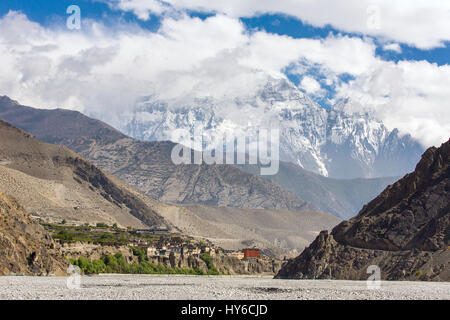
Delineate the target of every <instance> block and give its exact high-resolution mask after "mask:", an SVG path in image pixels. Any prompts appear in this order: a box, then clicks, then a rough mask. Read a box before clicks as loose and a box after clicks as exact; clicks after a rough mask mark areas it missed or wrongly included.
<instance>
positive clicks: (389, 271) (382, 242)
mask: <svg viewBox="0 0 450 320" xmlns="http://www.w3.org/2000/svg"><path fill="white" fill-rule="evenodd" d="M449 199H450V140H449V141H448V142H446V143H444V144H443V145H442V146H441V147H440V148H435V147H432V148H429V149H428V150H427V151H426V152H425V153H424V154H423V156H422V159H421V160H420V162H419V163H418V164H417V166H416V169H415V171H414V172H412V173H410V174H408V175H406V176H405V177H403V178H402V179H400V180H399V181H398V182H396V183H395V184H393V185H390V186H389V187H388V188H386V189H385V190H384V191H383V192H382V193H381V194H380V195H379V196H378V197H376V198H375V199H374V200H372V201H371V202H369V203H368V204H367V205H366V206H364V208H363V209H362V210H361V212H360V213H359V214H358V215H357V216H356V217H354V218H352V219H350V220H348V221H344V222H342V223H340V224H339V225H338V226H336V227H335V228H334V229H333V231H332V232H331V234H328V232H326V231H323V232H321V233H320V235H319V236H318V237H317V238H316V239H315V240H314V242H313V243H312V244H311V245H310V246H309V247H308V248H307V249H305V251H304V252H303V253H302V254H301V255H300V256H299V257H297V258H295V259H293V260H291V261H290V262H289V263H288V264H287V265H286V266H284V267H283V268H282V269H281V270H280V272H279V273H278V275H277V277H278V278H301V279H312V278H320V279H350V280H365V279H367V278H368V275H367V268H368V267H369V266H370V265H378V266H379V267H380V269H381V277H382V279H387V280H433V281H438V280H441V281H449V280H450V251H449V244H450V201H449Z"/></svg>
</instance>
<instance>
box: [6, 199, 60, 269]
mask: <svg viewBox="0 0 450 320" xmlns="http://www.w3.org/2000/svg"><path fill="white" fill-rule="evenodd" d="M68 266H69V263H68V261H66V260H65V259H64V258H63V257H62V255H61V253H60V250H59V248H58V247H57V245H56V244H55V243H54V242H53V240H52V239H51V237H50V236H49V235H48V234H47V233H46V232H45V230H44V229H43V228H42V227H41V226H40V225H39V224H37V223H36V222H34V221H33V220H32V218H31V216H30V215H29V214H28V213H27V212H25V211H24V210H23V208H22V207H21V206H19V205H18V204H17V202H16V201H15V200H14V199H12V198H10V197H7V196H5V195H4V194H2V193H0V275H9V274H23V275H51V274H54V275H63V274H65V270H66V269H67V267H68Z"/></svg>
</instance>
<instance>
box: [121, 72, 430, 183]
mask: <svg viewBox="0 0 450 320" xmlns="http://www.w3.org/2000/svg"><path fill="white" fill-rule="evenodd" d="M352 109H353V108H352V105H351V101H348V100H344V101H341V102H340V103H338V104H336V105H335V106H333V107H331V108H329V109H324V108H322V107H321V106H319V105H318V104H317V103H315V102H314V101H313V100H312V99H311V98H309V97H308V96H307V95H305V94H304V93H303V92H301V91H300V90H299V89H298V88H297V87H296V86H295V85H294V84H292V83H291V82H289V81H288V80H286V79H273V78H270V79H268V81H267V82H266V83H265V84H264V85H262V86H261V87H260V88H259V90H258V91H257V93H256V94H253V95H250V94H249V95H248V96H244V97H234V98H211V97H206V98H186V99H177V100H174V99H170V100H164V99H159V98H158V97H157V96H150V97H146V98H145V99H142V100H141V101H140V102H139V103H138V104H137V106H136V108H135V110H134V112H133V113H132V115H131V116H130V118H129V119H127V120H126V121H125V123H124V125H123V127H122V128H121V129H122V131H124V132H125V133H126V134H128V135H130V136H132V137H134V138H137V139H141V140H148V141H154V140H158V141H160V140H174V139H173V136H172V133H173V132H174V130H175V129H180V128H181V129H185V130H189V131H190V132H193V130H194V126H195V125H198V124H200V125H201V127H202V130H203V131H204V132H206V134H205V136H207V137H214V136H223V135H227V134H233V135H235V136H236V133H237V132H241V133H244V132H249V131H251V130H255V129H261V128H279V129H280V159H281V160H284V161H290V162H293V163H296V164H298V165H300V166H301V167H303V168H304V169H307V170H309V171H313V172H316V173H319V174H322V175H324V176H329V177H334V178H356V177H366V178H368V177H382V176H399V175H403V174H405V173H407V172H410V171H412V170H413V169H414V166H415V164H416V163H417V161H418V160H419V158H420V155H421V154H422V152H423V150H424V149H423V147H422V146H421V145H419V144H418V143H417V142H416V141H414V140H413V139H412V138H411V136H409V135H405V136H400V134H399V132H398V130H396V129H394V130H392V131H390V130H388V129H387V128H386V127H385V126H384V124H383V123H382V122H381V121H379V120H377V119H376V118H375V117H373V116H372V115H371V114H369V113H367V112H354V111H353V110H352ZM174 142H181V143H185V141H174Z"/></svg>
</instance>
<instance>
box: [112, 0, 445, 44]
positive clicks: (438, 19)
mask: <svg viewBox="0 0 450 320" xmlns="http://www.w3.org/2000/svg"><path fill="white" fill-rule="evenodd" d="M104 1H105V2H108V3H110V4H111V5H112V6H113V7H115V8H120V9H122V10H127V11H133V12H134V13H136V15H137V16H138V17H141V18H144V19H147V18H148V15H149V13H150V12H153V13H161V12H162V11H165V12H167V11H172V10H187V9H191V10H197V11H205V12H217V13H224V14H227V15H229V16H232V17H249V16H256V15H258V14H263V13H282V14H287V15H291V16H295V17H297V18H299V19H301V20H302V21H305V22H307V23H309V24H312V25H314V26H317V27H323V26H325V25H327V24H330V25H332V26H333V27H335V28H337V29H339V30H342V31H346V32H356V33H361V34H365V35H372V36H376V37H380V38H381V39H386V40H393V41H397V42H402V43H407V44H409V45H413V46H416V47H419V48H432V47H439V46H443V44H444V42H445V41H450V1H448V0H433V1H429V0H395V1H392V0H314V1H311V0H278V1H273V0H226V1H224V0H165V1H158V0H104Z"/></svg>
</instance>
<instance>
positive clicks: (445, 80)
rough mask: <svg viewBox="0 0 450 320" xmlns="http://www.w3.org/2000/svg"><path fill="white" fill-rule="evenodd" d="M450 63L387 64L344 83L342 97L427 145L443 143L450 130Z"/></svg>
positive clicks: (340, 91) (339, 89)
mask: <svg viewBox="0 0 450 320" xmlns="http://www.w3.org/2000/svg"><path fill="white" fill-rule="evenodd" d="M449 87H450V66H449V65H445V66H438V65H436V64H430V63H428V62H426V61H400V62H398V63H397V64H396V63H392V62H389V63H387V62H386V63H384V64H383V65H382V66H381V67H380V68H378V69H375V70H373V72H370V73H367V74H365V75H362V76H360V77H358V78H357V79H356V80H354V81H351V82H350V83H349V84H341V86H340V87H339V88H338V97H341V98H344V97H350V98H351V100H352V101H353V103H354V104H356V108H359V109H361V108H364V109H369V110H372V111H373V112H374V113H375V114H377V115H378V117H379V118H380V119H382V120H383V122H384V123H385V124H386V125H387V126H388V127H390V128H398V129H399V130H400V132H403V133H411V134H412V135H413V136H414V137H416V138H418V139H420V141H421V142H422V143H423V144H424V145H425V146H430V145H436V146H437V145H439V144H440V143H442V142H444V141H447V139H449V133H450V112H449V108H450V104H449V101H450V93H449V92H448V88H449Z"/></svg>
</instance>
